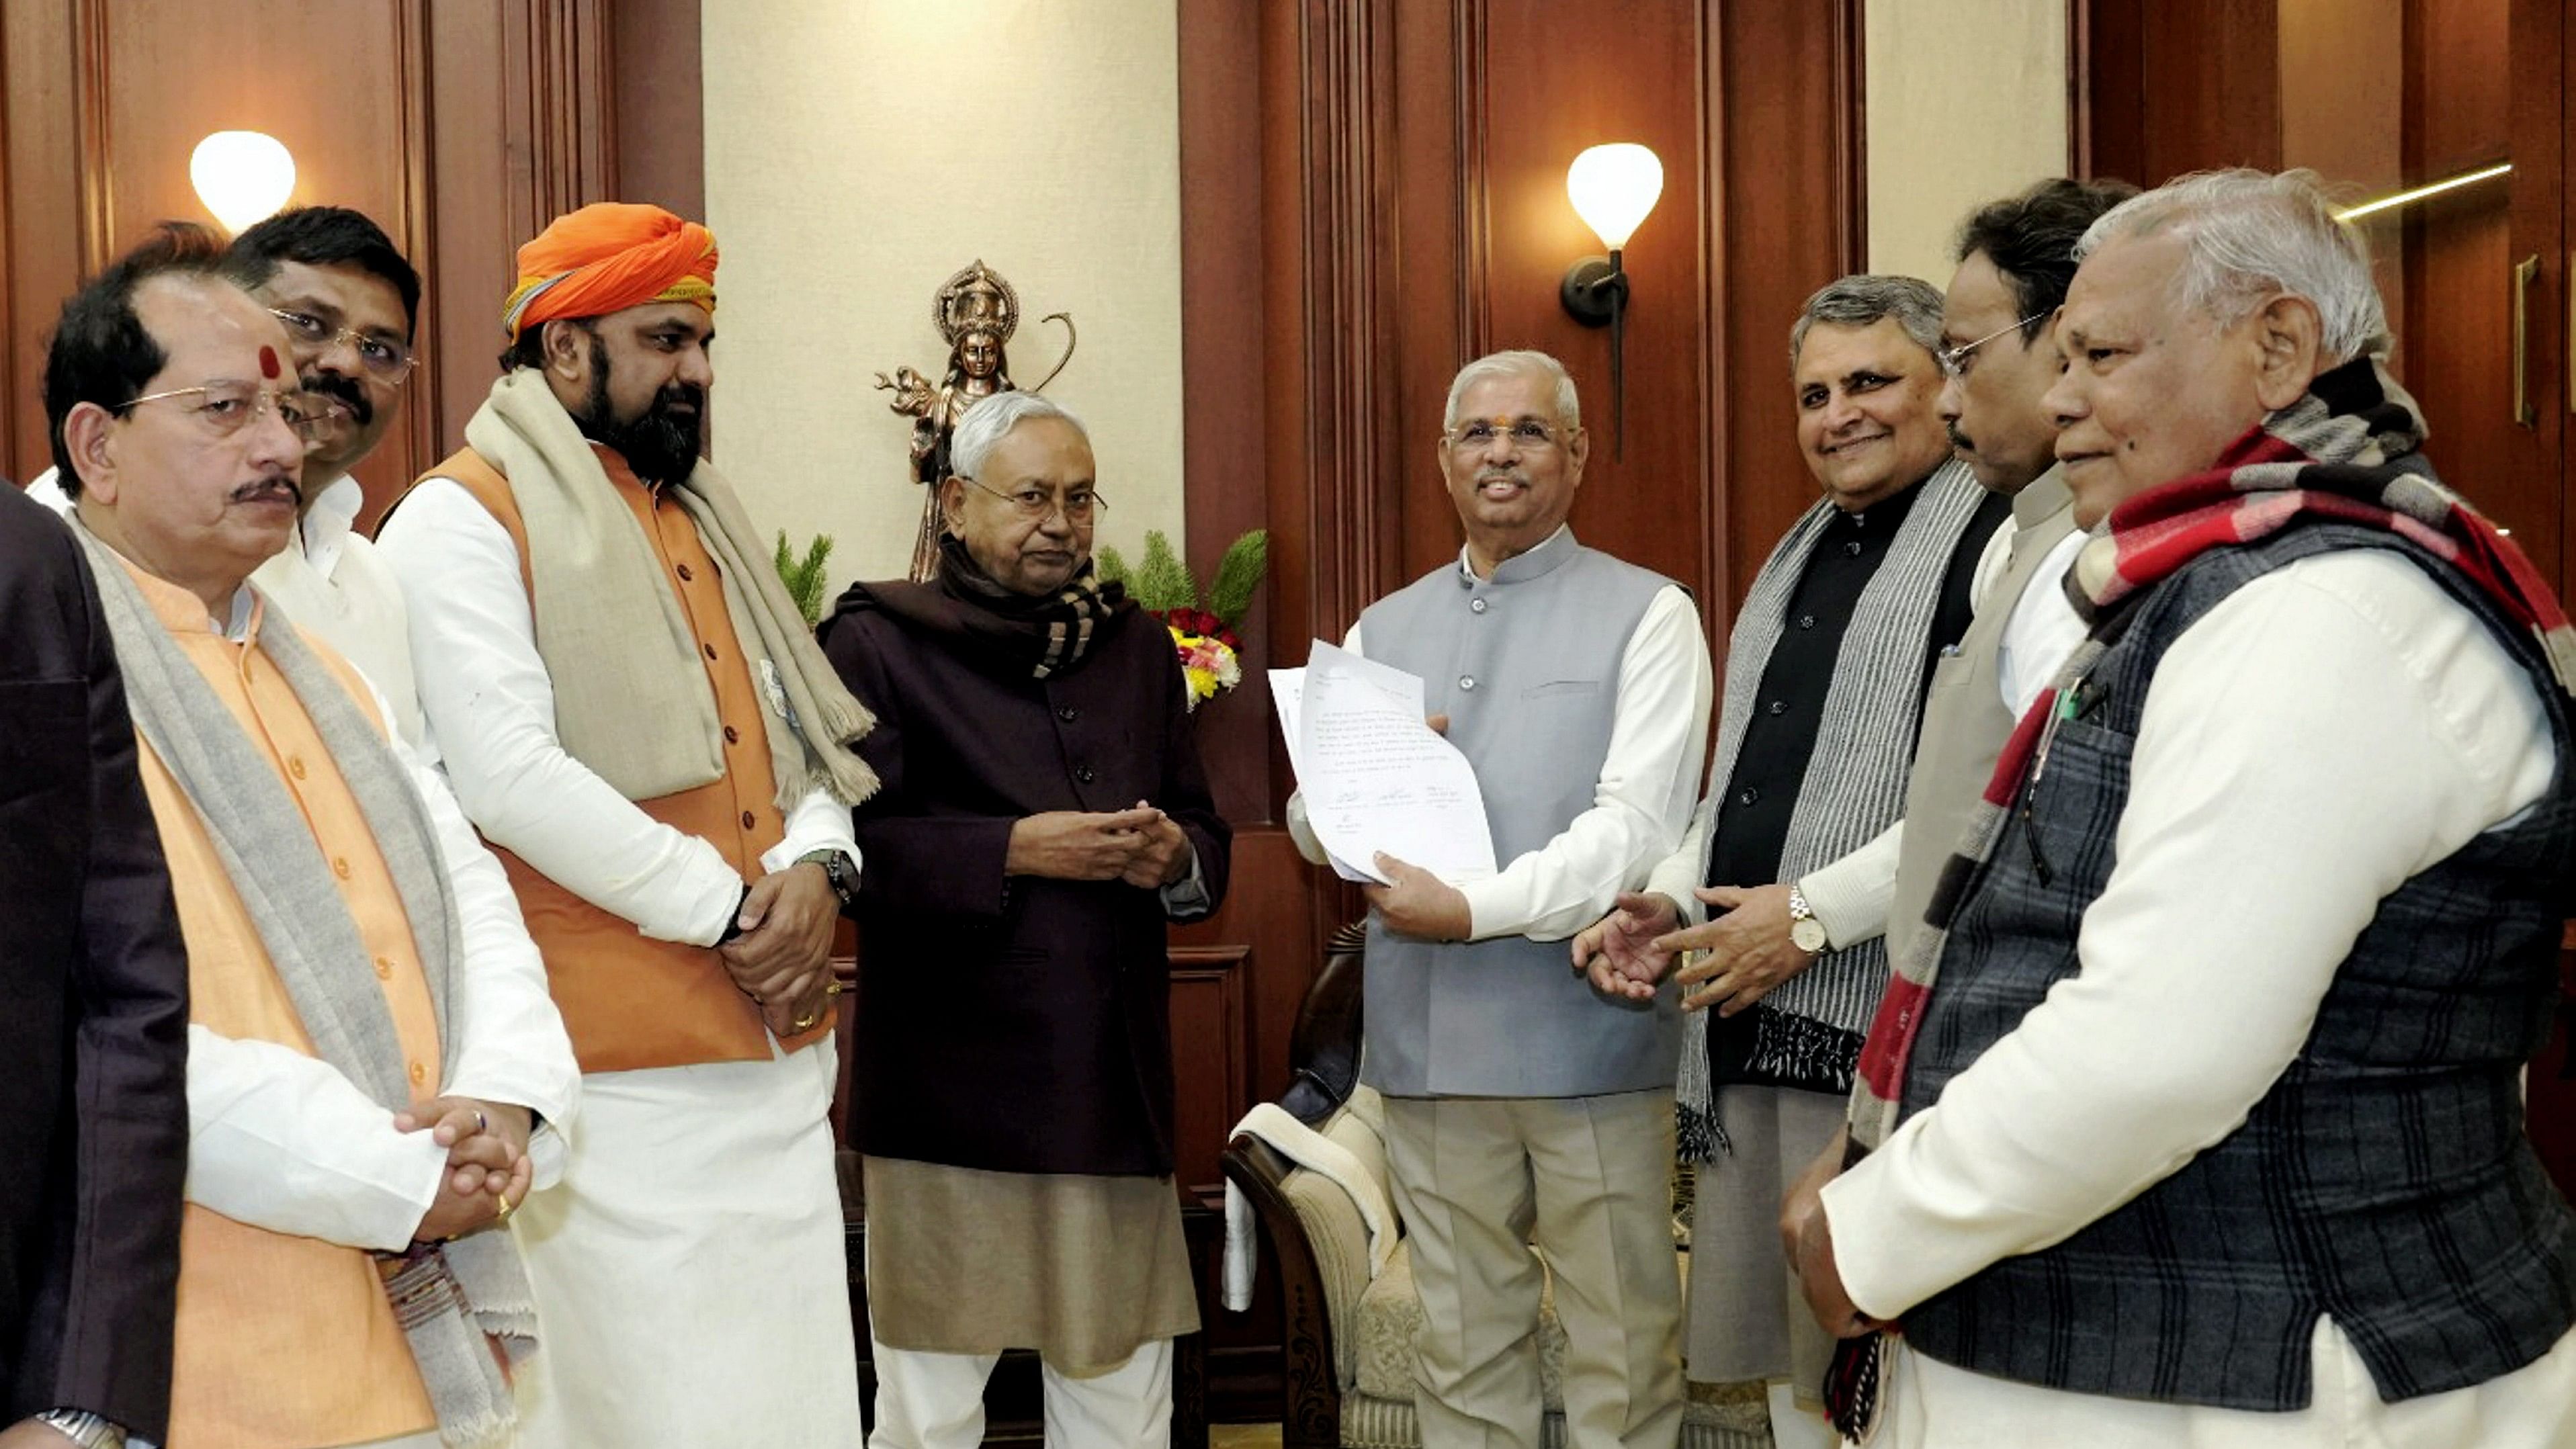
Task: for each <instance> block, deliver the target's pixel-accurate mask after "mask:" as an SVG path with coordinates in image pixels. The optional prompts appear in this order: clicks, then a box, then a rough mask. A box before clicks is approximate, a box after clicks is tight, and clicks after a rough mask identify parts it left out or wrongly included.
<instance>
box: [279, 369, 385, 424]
mask: <svg viewBox="0 0 2576 1449" xmlns="http://www.w3.org/2000/svg"><path fill="white" fill-rule="evenodd" d="M296 381H297V382H298V383H299V384H301V385H302V386H303V388H304V390H305V391H306V392H310V393H319V394H321V395H322V396H324V397H327V398H332V399H335V400H337V401H338V402H339V403H341V404H342V405H343V406H345V407H347V408H348V410H349V417H350V419H351V420H352V421H354V422H355V423H357V425H358V426H359V427H362V428H363V427H365V426H366V425H367V424H369V423H372V422H374V421H375V420H376V405H375V404H374V403H371V402H369V401H368V400H367V388H366V384H364V383H362V382H360V381H358V380H357V379H356V378H354V377H351V376H349V375H348V374H347V373H345V372H308V373H306V374H305V375H304V376H302V377H300V378H297V379H296Z"/></svg>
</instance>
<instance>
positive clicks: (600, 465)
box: [379, 202, 875, 1449]
mask: <svg viewBox="0 0 2576 1449" xmlns="http://www.w3.org/2000/svg"><path fill="white" fill-rule="evenodd" d="M518 263H519V275H520V281H519V285H518V288H517V289H516V290H515V291H514V292H513V293H512V294H511V296H510V298H509V300H508V302H507V303H506V304H505V305H504V308H503V312H502V324H503V328H504V330H505V332H506V333H507V335H508V337H509V339H510V348H509V351H508V353H507V354H506V355H505V356H504V357H503V359H502V365H503V375H502V377H501V379H500V380H499V381H498V382H496V383H494V384H493V386H492V392H491V395H490V397H489V398H488V399H486V401H485V402H484V404H483V406H482V407H481V408H480V409H479V410H478V411H477V412H476V413H475V415H474V417H473V419H472V420H471V421H470V422H468V423H467V424H466V428H465V446H464V447H463V448H462V449H461V450H459V451H458V452H457V453H456V454H454V455H453V456H452V457H450V458H448V459H447V460H446V461H445V462H443V463H441V464H439V465H438V466H437V467H436V468H434V469H432V470H431V471H430V474H429V475H428V476H427V477H426V478H424V479H422V480H421V482H420V483H419V484H418V485H417V486H415V487H414V488H413V490H412V491H411V492H410V494H409V495H407V496H406V497H405V499H404V500H403V501H402V502H401V503H400V504H399V505H398V506H397V508H396V509H395V510H394V512H393V513H392V515H391V516H390V517H389V518H388V519H387V520H386V522H385V526H384V528H383V530H382V532H381V533H380V534H379V545H380V547H381V549H382V551H383V555H384V557H385V558H386V560H387V561H388V562H389V563H390V564H391V565H392V567H393V571H394V573H395V575H396V576H397V577H398V578H399V579H401V581H402V584H403V589H404V594H405V597H406V601H407V603H408V605H409V608H410V611H411V621H412V631H413V640H414V642H415V643H416V645H417V646H418V648H417V649H416V651H415V654H414V659H415V661H416V663H417V664H418V666H419V671H420V674H419V678H420V697H421V707H422V709H423V711H424V712H425V713H426V715H427V717H428V721H429V727H430V730H431V732H432V734H433V735H434V737H435V738H436V739H437V741H438V746H439V750H440V753H441V755H442V756H443V757H444V759H445V761H446V764H447V768H448V773H449V776H450V778H452V779H453V780H454V781H455V783H456V793H457V797H458V799H459V800H460V801H462V802H463V804H464V806H465V809H466V813H467V814H469V815H471V816H472V817H473V818H474V821H475V823H476V824H477V825H478V826H480V827H481V828H482V831H483V833H484V836H485V837H486V838H487V839H489V840H490V841H491V842H492V844H493V845H494V846H495V847H497V848H498V849H499V850H500V851H501V853H502V861H503V863H504V864H505V865H506V866H507V867H508V868H509V871H510V875H511V880H512V883H513V884H514V885H515V886H516V887H517V889H518V894H519V901H520V904H521V906H522V907H523V908H524V909H525V910H526V912H527V916H528V920H529V923H530V926H531V929H532V930H533V931H534V933H535V935H536V938H537V943H538V945H539V946H540V947H542V948H543V949H544V952H545V958H546V969H547V974H548V976H549V978H550V979H551V981H552V984H553V987H554V995H555V1000H556V1002H557V1004H558V1005H560V1006H561V1008H562V1010H563V1015H564V1020H565V1024H566V1026H567V1027H568V1028H569V1029H570V1030H571V1033H572V1040H573V1049H574V1051H575V1052H576V1053H577V1054H578V1055H579V1056H580V1058H581V1066H582V1071H583V1072H584V1073H585V1078H584V1082H585V1085H584V1096H585V1101H586V1104H587V1106H586V1109H585V1115H584V1120H583V1124H582V1126H583V1130H582V1133H581V1135H580V1136H579V1137H578V1138H577V1139H575V1141H574V1144H573V1154H574V1159H575V1160H574V1161H573V1163H572V1164H571V1167H570V1169H569V1171H568V1173H567V1180H568V1183H570V1184H577V1186H574V1187H572V1188H571V1189H570V1191H571V1196H569V1197H566V1198H563V1199H561V1200H553V1199H551V1198H550V1200H549V1201H547V1202H542V1203H540V1204H538V1205H537V1207H538V1208H540V1209H543V1211H542V1212H538V1211H535V1210H532V1211H531V1213H530V1214H529V1216H528V1217H527V1218H526V1219H524V1220H523V1222H522V1226H521V1229H520V1231H521V1235H522V1240H523V1241H525V1242H526V1243H527V1245H528V1253H529V1263H530V1267H531V1270H532V1273H533V1276H534V1278H535V1281H536V1288H537V1297H538V1306H539V1308H540V1309H541V1310H542V1311H543V1313H544V1315H545V1322H546V1324H547V1327H548V1330H549V1332H550V1334H552V1335H553V1337H552V1339H551V1340H550V1343H549V1358H550V1360H551V1368H550V1371H549V1377H550V1379H551V1390H550V1391H549V1392H546V1393H543V1394H541V1395H540V1396H539V1398H538V1401H537V1402H536V1403H535V1404H534V1405H533V1406H532V1409H531V1416H532V1418H533V1419H534V1420H535V1421H536V1423H537V1425H538V1427H539V1432H540V1433H541V1434H542V1436H543V1437H544V1438H545V1440H546V1441H547V1442H550V1443H558V1444H566V1445H576V1446H578V1445H598V1446H603V1449H605V1446H617V1449H649V1446H655V1445H669V1446H673V1449H694V1446H699V1445H708V1444H851V1443H855V1442H857V1440H858V1437H859V1408H858V1374H857V1357H856V1354H855V1352H854V1349H853V1344H852V1338H851V1331H850V1313H849V1300H848V1296H847V1293H846V1291H845V1288H844V1284H845V1282H846V1278H845V1275H844V1271H843V1264H842V1248H841V1208H840V1194H839V1187H838V1184H837V1182H836V1179H835V1177H834V1173H833V1164H832V1133H831V1126H830V1122H829V1120H828V1112H829V1107H830V1104H831V1098H832V1087H833V1082H834V1079H835V1077H836V1075H837V1066H838V1062H837V1059H836V1057H835V1054H834V1052H833V1049H832V1047H831V1044H830V1043H831V1035H832V1029H833V1015H832V1013H831V1012H830V1011H829V1010H828V1006H829V997H830V994H831V992H832V990H833V989H834V988H833V984H832V980H831V971H830V966H829V961H828V956H829V954H830V950H831V943H832V930H833V925H834V922H835V921H836V919H837V918H838V916H839V913H840V909H841V907H842V905H843V904H844V903H846V902H847V900H848V899H849V897H850V892H851V890H852V888H853V887H854V885H855V883H856V875H857V867H858V847H857V845H856V844H855V842H854V841H853V839H852V835H851V823H850V808H851V806H852V805H854V804H855V803H857V802H858V801H859V800H861V799H863V798H865V797H866V796H867V795H868V794H869V792H870V791H871V790H873V788H874V786H875V779H874V776H872V775H871V774H870V773H869V771H868V768H867V766H866V765H864V764H862V763H861V762H860V760H859V758H858V756H857V755H856V754H854V753H853V752H852V751H851V750H850V749H849V743H850V742H851V741H853V740H855V739H857V738H858V736H859V735H861V734H863V733H864V732H865V731H866V728H867V723H868V717H867V714H866V712H865V711H864V710H862V709H861V708H860V707H859V705H858V703H857V701H855V700H853V699H852V698H851V697H850V694H849V691H848V690H847V689H846V688H844V687H843V686H842V684H841V681H840V679H839V677H838V676H837V675H835V674H834V673H833V671H832V666H831V664H830V663H829V662H828V661H826V660H825V659H824V657H823V654H822V651H821V650H820V649H819V648H818V647H817V646H816V645H815V643H814V639H813V636H812V634H811V633H809V632H808V631H807V628H806V624H805V620H804V616H803V615H802V614H800V613H799V612H798V611H797V608H796V605H795V604H794V602H793V601H791V600H790V599H789V598H788V597H787V592H786V589H785V586H784V585H782V584H781V583H780V582H779V580H778V574H777V570H776V569H775V568H774V567H773V565H772V563H771V546H770V544H769V543H768V541H767V540H765V539H763V538H762V537H761V536H760V535H759V533H758V531H757V530H755V529H754V528H753V527H752V526H751V523H750V520H749V519H748V518H746V517H745V516H744V514H743V510H742V505H741V503H740V502H739V501H738V500H737V499H736V497H735V496H734V493H733V490H732V488H731V487H730V486H728V485H727V484H726V483H725V481H724V480H723V479H722V478H721V477H720V476H718V475H717V473H716V472H715V470H714V469H713V468H712V467H710V466H709V465H707V464H706V463H704V462H703V461H701V460H700V458H699V457H698V445H699V441H700V437H701V432H700V429H701V427H702V425H703V422H704V419H705V416H706V407H707V398H708V393H709V391H710V390H711V389H712V388H713V386H714V383H715V368H714V363H713V361H712V359H711V354H710V348H711V347H712V345H713V343H714V341H715V270H716V245H715V238H714V237H713V236H711V235H709V233H708V232H707V229H706V228H705V227H703V226H699V225H697V224H696V223H693V222H684V221H682V220H681V219H680V218H678V217H676V216H673V215H672V214H671V213H669V212H667V211H664V210H662V209H661V208H659V207H653V206H636V205H622V204H617V203H606V202H603V203H599V204H596V205H592V206H587V207H584V208H582V209H581V210H579V211H576V212H574V213H572V214H570V215H568V216H565V217H561V218H558V219H557V220H556V221H555V222H554V223H553V224H552V225H550V226H548V227H547V228H546V230H545V231H544V232H543V233H542V234H540V235H539V236H538V237H537V238H536V239H535V240H533V241H531V242H529V243H528V244H527V245H526V246H524V247H521V248H520V249H519V257H518ZM639 1367H641V1368H643V1369H644V1371H640V1372H639Z"/></svg>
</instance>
